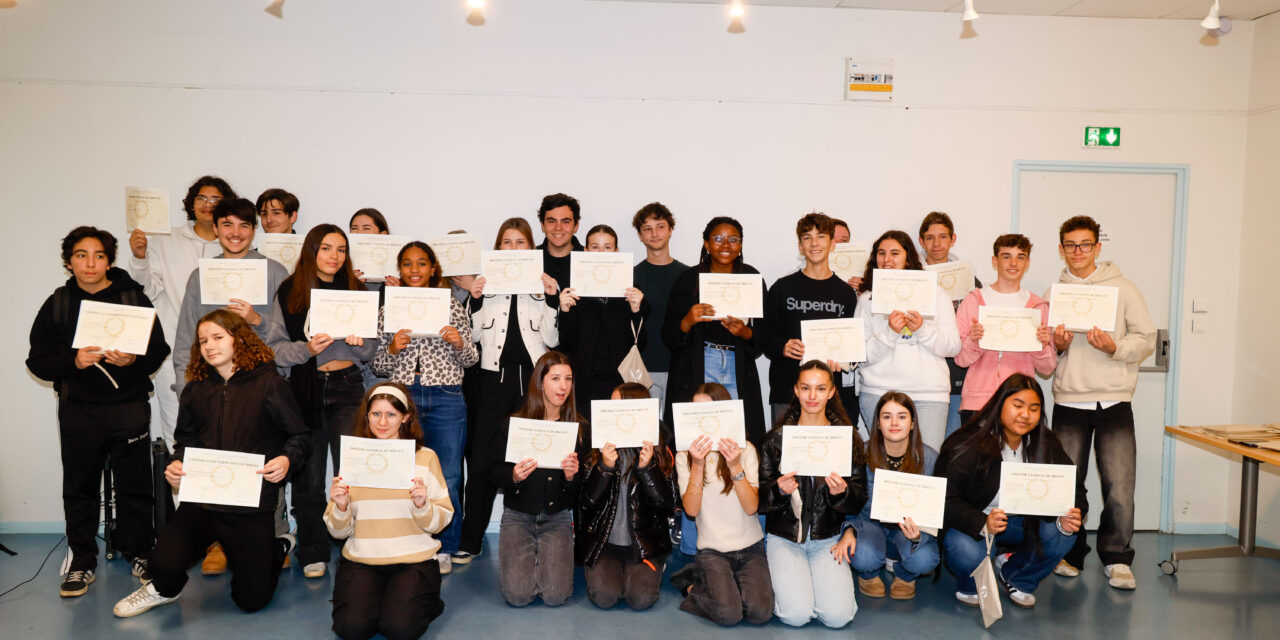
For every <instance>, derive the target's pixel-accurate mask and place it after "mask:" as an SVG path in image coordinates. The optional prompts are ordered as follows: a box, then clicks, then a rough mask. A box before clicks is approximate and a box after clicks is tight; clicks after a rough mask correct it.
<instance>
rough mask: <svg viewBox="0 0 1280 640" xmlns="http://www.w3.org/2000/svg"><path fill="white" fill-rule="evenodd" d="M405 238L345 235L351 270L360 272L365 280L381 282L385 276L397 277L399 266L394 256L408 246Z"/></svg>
mask: <svg viewBox="0 0 1280 640" xmlns="http://www.w3.org/2000/svg"><path fill="white" fill-rule="evenodd" d="M409 242H410V239H409V238H406V237H405V236H391V235H383V234H381V233H352V234H348V235H347V247H348V256H349V257H350V258H351V268H352V269H356V270H358V271H360V272H362V273H363V274H364V275H362V276H360V277H361V278H364V279H365V280H382V279H383V278H385V277H387V276H399V275H400V265H398V264H396V255H398V254H399V253H400V250H401V249H403V248H404V246H405V245H406V244H409Z"/></svg>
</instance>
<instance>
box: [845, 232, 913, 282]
mask: <svg viewBox="0 0 1280 640" xmlns="http://www.w3.org/2000/svg"><path fill="white" fill-rule="evenodd" d="M885 240H893V241H894V242H897V243H898V244H900V245H902V250H903V251H905V252H907V265H906V267H905V269H907V270H910V271H921V270H923V269H924V265H922V264H920V254H918V253H916V245H915V244H914V243H912V242H911V236H909V235H907V232H906V231H898V230H897V229H890V230H888V231H886V232H884V233H882V234H880V237H879V238H876V241H875V244H872V245H871V257H870V258H868V259H867V267H866V269H864V270H863V272H862V286H861V287H858V291H859V292H860V293H865V292H867V291H870V290H871V278H872V276H874V275H875V270H876V269H878V268H879V267H877V266H876V252H877V251H879V250H880V245H881V244H883V243H884V241H885Z"/></svg>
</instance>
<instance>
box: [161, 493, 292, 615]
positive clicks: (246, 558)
mask: <svg viewBox="0 0 1280 640" xmlns="http://www.w3.org/2000/svg"><path fill="white" fill-rule="evenodd" d="M274 515H275V514H274V513H273V510H272V509H271V508H268V509H262V510H258V511H248V512H231V511H213V510H211V509H207V508H205V505H201V504H196V503H194V502H184V503H182V505H181V506H179V507H178V510H177V511H176V512H174V514H173V519H171V520H169V524H167V525H165V528H164V530H162V531H161V532H160V540H159V542H158V543H157V544H156V550H155V552H154V553H153V554H152V555H151V579H152V583H153V584H154V585H155V587H156V591H157V592H158V593H159V594H160V595H162V596H165V597H167V598H172V597H173V596H176V595H178V594H179V593H182V588H183V587H184V586H186V584H187V569H189V568H190V567H191V566H192V565H193V564H195V563H196V562H198V561H199V560H200V559H201V558H203V557H204V554H205V550H206V549H207V548H208V546H209V544H210V543H211V542H213V541H214V540H217V541H218V542H220V543H222V550H223V552H224V553H226V554H227V568H228V569H230V570H231V600H232V601H234V602H235V603H236V606H237V607H240V608H241V609H242V610H244V611H245V612H248V613H252V612H254V611H257V610H259V609H261V608H263V607H265V606H267V604H268V603H270V602H271V597H272V596H273V595H275V592H276V583H277V582H279V580H280V567H281V566H282V565H284V549H283V548H282V547H281V546H280V545H278V544H276V541H275V517H274Z"/></svg>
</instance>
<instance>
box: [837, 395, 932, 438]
mask: <svg viewBox="0 0 1280 640" xmlns="http://www.w3.org/2000/svg"><path fill="white" fill-rule="evenodd" d="M907 395H911V394H909V393H908V394H907ZM912 400H915V398H912ZM878 402H880V396H878V395H875V394H874V393H866V392H863V393H862V395H859V396H858V409H859V412H860V413H862V421H863V422H864V423H866V425H867V433H865V434H861V435H863V436H864V441H866V439H867V438H870V436H871V430H872V429H874V428H875V426H876V422H875V416H874V415H873V414H874V413H875V412H876V403H878ZM915 404H916V419H917V420H918V421H919V422H920V439H921V440H923V441H924V443H925V444H926V445H928V446H929V448H931V449H933V450H934V451H941V450H942V441H943V440H946V438H947V412H948V411H949V409H950V405H948V404H947V403H946V402H932V401H928V400H915Z"/></svg>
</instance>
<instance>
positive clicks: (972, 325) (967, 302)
mask: <svg viewBox="0 0 1280 640" xmlns="http://www.w3.org/2000/svg"><path fill="white" fill-rule="evenodd" d="M992 252H993V253H994V254H995V255H994V256H993V257H992V258H991V268H992V269H995V271H996V281H995V282H994V283H992V284H991V286H989V287H987V288H985V289H974V290H973V291H970V292H969V295H968V296H966V297H965V299H964V301H962V302H961V303H960V308H959V309H958V310H957V311H956V326H957V327H958V328H959V330H960V353H959V354H957V355H956V364H957V365H959V366H961V367H967V369H965V371H966V373H965V379H964V392H963V397H964V401H963V403H962V404H961V406H960V417H961V420H962V421H966V420H967V419H968V418H971V417H973V414H975V413H977V412H978V409H981V408H982V405H984V404H986V403H987V400H988V399H990V398H991V394H992V393H993V392H995V389H996V387H998V386H999V385H1000V383H1001V382H1003V381H1004V379H1005V378H1006V377H1008V376H1009V374H1010V373H1022V374H1025V375H1028V376H1034V375H1035V374H1037V373H1038V374H1040V375H1042V376H1046V377H1047V376H1048V375H1049V374H1051V373H1053V369H1054V367H1055V366H1057V364H1058V356H1057V353H1056V352H1055V351H1054V348H1053V330H1052V329H1050V328H1049V327H1048V325H1047V324H1046V323H1047V322H1048V319H1049V303H1048V302H1047V301H1046V300H1045V299H1044V298H1041V297H1040V296H1038V295H1036V294H1034V293H1031V292H1030V291H1027V290H1026V289H1023V288H1022V277H1023V276H1024V275H1026V273H1027V268H1028V267H1030V266H1031V241H1030V240H1028V239H1027V237H1026V236H1024V235H1021V234H1017V233H1009V234H1005V235H1002V236H1000V237H999V238H996V241H995V243H994V244H993V245H992ZM983 307H991V308H999V309H1016V310H1019V311H1021V310H1024V309H1025V310H1027V311H1026V312H1023V313H1024V314H1026V315H1030V312H1034V318H1035V322H1034V323H1029V322H1028V321H1020V320H1018V319H1016V318H1012V317H1011V318H1008V319H1005V320H1003V321H1001V322H1000V323H999V324H998V325H995V326H994V327H993V328H995V329H998V332H996V333H997V334H998V335H997V337H1012V336H1010V334H1013V336H1016V337H1017V338H1021V339H1022V343H1023V344H1027V345H1028V346H1025V347H1023V346H1018V350H1017V351H1013V350H1009V351H1005V350H997V349H986V348H983V346H982V339H983V337H984V336H985V335H986V328H985V325H983V323H982V322H980V321H979V320H980V318H979V316H980V315H982V313H981V311H980V310H981V309H982V308H983ZM992 324H995V323H992ZM1033 326H1034V327H1035V331H1034V334H1031V335H1028V334H1030V333H1031V329H1032V327H1033ZM1010 342H1011V344H1013V343H1012V341H1010ZM1031 349H1035V350H1031Z"/></svg>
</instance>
